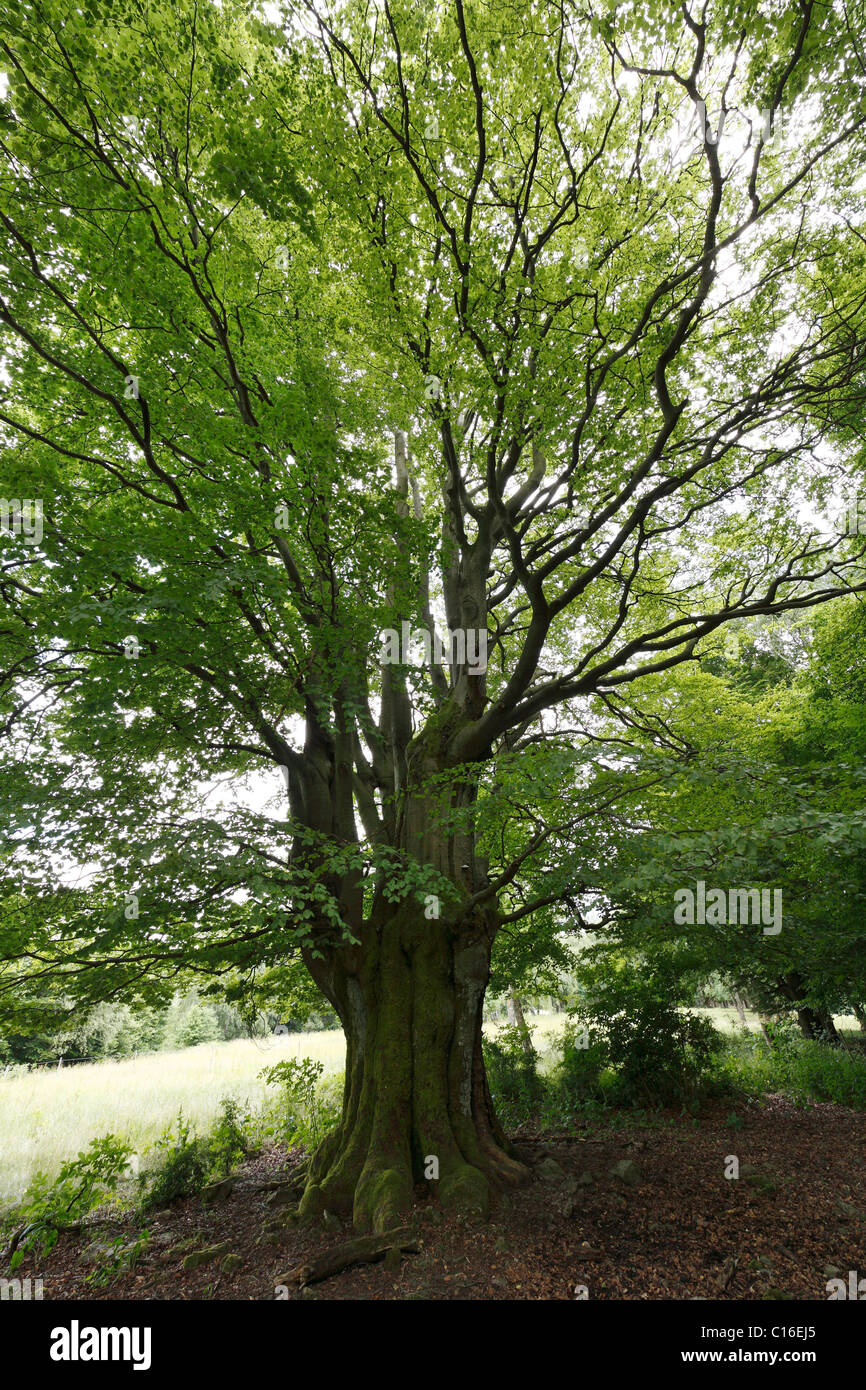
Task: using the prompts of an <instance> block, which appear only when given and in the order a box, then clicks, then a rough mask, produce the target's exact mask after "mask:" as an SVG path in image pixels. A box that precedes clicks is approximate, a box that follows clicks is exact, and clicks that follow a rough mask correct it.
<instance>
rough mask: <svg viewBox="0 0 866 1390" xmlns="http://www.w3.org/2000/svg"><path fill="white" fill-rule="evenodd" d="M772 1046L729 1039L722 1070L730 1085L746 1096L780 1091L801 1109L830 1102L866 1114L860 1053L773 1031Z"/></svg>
mask: <svg viewBox="0 0 866 1390" xmlns="http://www.w3.org/2000/svg"><path fill="white" fill-rule="evenodd" d="M773 1040H774V1045H773V1047H767V1045H766V1043H764V1042H763V1041H762V1040H761V1039H757V1038H755V1037H753V1036H752V1037H749V1036H746V1037H743V1036H740V1037H736V1038H732V1039H730V1040H729V1041H728V1044H727V1047H726V1050H725V1055H724V1061H723V1067H724V1072H725V1075H726V1076H727V1078H728V1080H729V1082H730V1083H731V1085H732V1086H734V1087H736V1088H737V1089H738V1090H742V1091H746V1092H748V1093H750V1094H762V1093H764V1092H766V1091H781V1092H782V1093H783V1094H785V1095H787V1096H789V1097H790V1098H791V1099H792V1100H794V1101H796V1102H798V1103H799V1104H801V1105H806V1104H808V1103H809V1101H834V1102H835V1103H836V1104H837V1105H847V1106H849V1107H850V1108H851V1109H852V1110H866V1057H864V1055H863V1053H862V1052H860V1051H859V1050H855V1049H849V1048H847V1047H830V1046H828V1045H827V1043H823V1042H817V1041H815V1040H814V1039H808V1038H803V1037H799V1036H797V1035H796V1033H795V1032H794V1031H793V1029H789V1030H787V1031H786V1030H784V1029H780V1028H775V1029H774V1030H773Z"/></svg>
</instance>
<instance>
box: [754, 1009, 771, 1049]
mask: <svg viewBox="0 0 866 1390" xmlns="http://www.w3.org/2000/svg"><path fill="white" fill-rule="evenodd" d="M767 1019H768V1015H767V1014H763V1013H761V1011H760V1010H758V1022H759V1024H760V1025H761V1033H762V1034H763V1038H764V1042H765V1043H766V1044H767V1046H768V1047H773V1046H774V1045H775V1044H774V1043H773V1038H772V1034H771V1033H770V1030H769V1028H768V1027H767Z"/></svg>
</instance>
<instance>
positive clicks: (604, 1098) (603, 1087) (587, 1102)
mask: <svg viewBox="0 0 866 1390" xmlns="http://www.w3.org/2000/svg"><path fill="white" fill-rule="evenodd" d="M556 1051H557V1060H556V1064H555V1066H554V1069H553V1072H552V1075H551V1082H552V1085H553V1088H554V1090H555V1092H556V1093H557V1094H558V1096H559V1097H560V1099H561V1101H562V1102H563V1107H564V1111H565V1113H568V1112H569V1111H571V1110H577V1109H580V1108H581V1107H582V1106H590V1107H591V1106H594V1105H597V1104H606V1103H609V1101H610V1098H611V1090H612V1086H613V1083H614V1073H613V1072H612V1071H611V1069H610V1067H609V1066H608V1051H607V1047H606V1046H605V1043H604V1041H603V1039H602V1038H601V1037H600V1036H598V1035H597V1034H595V1035H594V1034H593V1033H591V1032H590V1030H589V1029H588V1028H586V1027H582V1028H580V1027H578V1026H577V1024H576V1023H575V1022H574V1021H573V1020H572V1021H571V1022H569V1023H567V1024H566V1026H565V1028H564V1029H563V1031H562V1034H561V1036H560V1038H559V1041H558V1045H557V1049H556Z"/></svg>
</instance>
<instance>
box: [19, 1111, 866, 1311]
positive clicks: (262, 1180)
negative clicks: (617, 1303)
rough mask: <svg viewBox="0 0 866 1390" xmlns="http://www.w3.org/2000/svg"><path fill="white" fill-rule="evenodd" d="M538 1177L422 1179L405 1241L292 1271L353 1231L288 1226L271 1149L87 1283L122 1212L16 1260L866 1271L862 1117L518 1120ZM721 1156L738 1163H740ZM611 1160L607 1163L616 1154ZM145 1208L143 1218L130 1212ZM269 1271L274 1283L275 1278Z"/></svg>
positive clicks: (228, 1288) (673, 1279) (460, 1295)
mask: <svg viewBox="0 0 866 1390" xmlns="http://www.w3.org/2000/svg"><path fill="white" fill-rule="evenodd" d="M516 1142H518V1143H519V1144H520V1145H521V1146H522V1147H523V1148H524V1150H525V1152H526V1153H527V1154H531V1155H532V1159H533V1167H534V1180H533V1181H532V1182H531V1183H530V1184H528V1185H527V1186H526V1187H524V1188H521V1189H520V1190H518V1191H516V1192H514V1193H511V1194H509V1195H508V1197H507V1198H503V1199H501V1200H499V1201H498V1203H497V1204H496V1206H495V1207H494V1210H493V1213H492V1216H491V1220H490V1221H489V1222H487V1223H485V1224H483V1225H479V1224H473V1223H472V1222H471V1221H467V1220H466V1219H463V1218H457V1217H453V1216H446V1215H444V1214H443V1213H442V1212H441V1211H440V1210H439V1209H438V1207H437V1206H436V1204H435V1202H433V1201H431V1200H427V1199H425V1198H424V1197H422V1196H421V1194H420V1192H419V1201H418V1204H417V1207H416V1210H415V1212H414V1214H413V1216H412V1219H411V1222H410V1223H409V1224H411V1225H412V1227H413V1236H414V1237H415V1238H416V1239H417V1245H418V1250H417V1253H413V1254H406V1255H404V1256H403V1257H402V1258H400V1259H399V1260H398V1258H397V1256H395V1255H394V1254H393V1253H392V1254H391V1255H389V1256H388V1258H387V1261H380V1262H379V1263H375V1264H360V1265H355V1266H353V1267H351V1268H347V1269H345V1270H343V1271H342V1272H341V1273H339V1274H337V1275H335V1276H333V1277H331V1278H329V1279H327V1280H325V1281H324V1282H320V1283H315V1284H308V1285H307V1286H304V1287H296V1286H295V1285H294V1284H289V1283H287V1282H286V1281H285V1280H284V1279H283V1278H282V1276H284V1275H285V1274H286V1273H287V1272H288V1271H290V1270H291V1269H292V1268H293V1267H295V1266H299V1265H301V1264H303V1263H305V1262H308V1261H310V1260H312V1259H314V1258H317V1257H319V1256H321V1255H322V1254H325V1253H326V1252H328V1251H330V1250H333V1249H335V1248H336V1247H339V1246H341V1245H343V1244H345V1243H346V1242H347V1241H348V1240H350V1239H352V1237H353V1232H352V1231H351V1228H350V1227H349V1225H348V1224H347V1223H338V1222H337V1220H336V1218H330V1217H329V1218H328V1224H327V1226H324V1225H323V1224H322V1223H318V1224H317V1225H315V1226H308V1227H304V1228H300V1229H299V1228H298V1227H297V1225H295V1224H292V1218H291V1216H287V1211H288V1208H286V1207H283V1208H280V1207H278V1206H275V1205H274V1203H275V1201H278V1200H279V1198H278V1197H275V1193H274V1191H273V1190H270V1191H269V1190H268V1189H267V1188H266V1187H265V1186H264V1185H265V1184H268V1183H270V1184H274V1183H275V1182H277V1181H278V1180H280V1179H284V1178H289V1177H290V1176H291V1172H292V1169H293V1168H294V1167H295V1166H296V1165H297V1163H298V1162H299V1161H300V1155H299V1154H298V1153H297V1152H296V1153H294V1154H287V1153H286V1152H285V1151H283V1150H279V1149H273V1150H269V1151H268V1152H266V1153H263V1154H260V1155H259V1156H257V1157H256V1158H253V1159H250V1160H248V1161H247V1162H246V1163H245V1164H243V1165H242V1167H241V1168H240V1169H239V1173H238V1177H237V1179H236V1181H235V1184H234V1187H233V1188H232V1190H231V1192H230V1193H229V1195H227V1196H225V1197H224V1198H223V1199H222V1200H220V1201H218V1202H214V1203H211V1204H209V1205H205V1204H203V1203H202V1202H201V1201H200V1200H199V1199H197V1198H188V1199H185V1200H183V1201H181V1202H178V1203H176V1204H175V1205H174V1206H173V1207H172V1208H171V1209H169V1210H166V1211H164V1212H160V1213H157V1214H156V1215H155V1216H153V1217H151V1218H149V1219H148V1221H147V1222H146V1225H147V1228H148V1230H149V1231H150V1242H149V1244H148V1246H147V1248H146V1249H145V1250H144V1252H143V1253H142V1255H141V1256H140V1257H139V1259H138V1260H137V1262H136V1264H135V1265H134V1267H133V1268H132V1269H130V1270H128V1271H127V1272H125V1273H123V1274H122V1275H121V1276H120V1277H119V1278H116V1279H115V1280H114V1281H113V1282H111V1283H106V1284H102V1285H100V1284H95V1283H93V1282H88V1275H91V1276H92V1275H93V1273H94V1271H98V1270H99V1269H101V1268H102V1267H104V1262H105V1259H106V1253H105V1249H104V1247H105V1246H107V1245H108V1244H109V1243H110V1242H111V1241H112V1239H118V1240H120V1239H121V1238H122V1239H123V1240H126V1241H131V1240H133V1239H134V1237H135V1234H136V1231H137V1230H139V1229H140V1224H139V1225H138V1226H137V1225H136V1221H135V1220H134V1219H133V1217H132V1216H130V1218H129V1219H128V1220H123V1219H121V1220H119V1221H117V1222H116V1223H115V1224H113V1225H108V1224H106V1223H104V1222H100V1223H98V1224H95V1225H94V1226H93V1228H92V1230H91V1229H90V1228H88V1229H87V1230H85V1231H79V1232H76V1233H74V1234H73V1233H67V1234H65V1235H63V1236H61V1238H60V1240H59V1242H58V1244H57V1245H56V1246H55V1248H54V1250H53V1251H52V1252H51V1253H50V1255H48V1256H43V1257H41V1259H39V1258H34V1257H33V1256H28V1257H27V1260H26V1262H25V1264H24V1265H22V1266H21V1267H20V1268H19V1269H18V1270H17V1271H16V1273H17V1274H18V1275H19V1276H20V1277H26V1276H28V1275H30V1276H37V1275H41V1276H42V1278H43V1281H44V1293H43V1297H44V1298H45V1299H52V1300H54V1299H64V1300H65V1299H78V1298H83V1299H123V1300H129V1299H255V1300H260V1299H261V1300H264V1299H274V1298H275V1297H277V1298H279V1297H283V1298H284V1297H288V1298H293V1299H296V1298H319V1299H467V1300H489V1299H545V1300H546V1299H574V1298H583V1297H588V1298H590V1299H649V1300H655V1299H712V1300H715V1299H720V1298H721V1299H773V1298H797V1299H816V1300H826V1299H827V1297H828V1294H827V1288H826V1285H827V1281H828V1280H829V1279H830V1278H834V1277H839V1278H841V1279H843V1280H845V1282H846V1284H847V1282H848V1278H849V1271H852V1270H854V1271H859V1274H858V1278H861V1277H864V1276H866V1117H864V1115H863V1114H862V1113H857V1112H854V1111H851V1110H846V1109H843V1108H842V1107H840V1106H837V1105H831V1104H813V1105H809V1106H806V1107H800V1106H796V1105H794V1104H793V1103H792V1102H791V1101H790V1100H788V1099H786V1098H784V1097H782V1096H772V1095H771V1096H765V1097H763V1098H762V1100H760V1101H749V1102H746V1101H740V1102H738V1103H737V1104H736V1105H735V1106H734V1107H733V1114H732V1101H731V1100H730V1099H727V1100H723V1101H718V1102H715V1101H714V1102H708V1103H706V1104H705V1105H704V1106H703V1107H702V1110H701V1113H700V1116H699V1117H698V1118H696V1119H695V1118H692V1117H691V1116H683V1115H681V1114H679V1113H674V1112H667V1113H664V1114H661V1115H659V1116H658V1117H656V1118H655V1119H653V1120H647V1119H646V1118H645V1117H643V1118H635V1119H633V1120H629V1119H628V1118H624V1117H622V1116H620V1117H619V1120H618V1122H617V1123H616V1124H607V1125H599V1123H598V1122H593V1123H592V1124H587V1125H586V1126H585V1127H583V1128H580V1129H578V1130H577V1131H573V1132H571V1133H569V1134H567V1135H566V1134H551V1133H547V1134H544V1135H538V1134H532V1133H530V1132H529V1131H528V1130H524V1131H523V1132H521V1133H520V1134H519V1135H517V1136H516ZM731 1157H735V1158H736V1159H737V1160H738V1163H739V1177H738V1178H733V1177H726V1176H725V1172H726V1170H727V1171H729V1172H730V1171H732V1170H733V1164H732V1163H731ZM617 1165H620V1168H621V1173H620V1175H615V1174H614V1173H613V1171H612V1170H613V1169H614V1168H615V1167H616V1166H617ZM139 1222H140V1218H139ZM278 1285H282V1286H283V1287H282V1289H281V1290H280V1291H279V1292H278V1291H277V1286H278Z"/></svg>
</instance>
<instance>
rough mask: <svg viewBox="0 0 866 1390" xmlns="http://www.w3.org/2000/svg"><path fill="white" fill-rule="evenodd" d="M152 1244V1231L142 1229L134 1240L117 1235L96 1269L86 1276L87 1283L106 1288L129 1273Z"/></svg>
mask: <svg viewBox="0 0 866 1390" xmlns="http://www.w3.org/2000/svg"><path fill="white" fill-rule="evenodd" d="M149 1244H150V1232H149V1231H148V1230H142V1231H140V1232H139V1233H138V1235H136V1237H135V1239H134V1240H130V1239H129V1237H128V1236H117V1237H115V1239H114V1240H113V1241H112V1242H111V1244H110V1245H109V1247H108V1249H107V1250H106V1251H105V1253H104V1254H103V1255H101V1256H100V1258H99V1260H98V1261H97V1264H96V1267H95V1269H92V1270H91V1271H90V1273H89V1274H88V1275H86V1276H85V1279H84V1282H85V1284H91V1285H94V1286H96V1287H97V1288H104V1287H105V1286H106V1285H107V1284H113V1283H115V1281H116V1280H118V1279H120V1278H121V1277H122V1275H124V1274H128V1273H129V1272H130V1270H132V1269H134V1268H135V1266H136V1265H137V1264H138V1261H139V1260H140V1258H141V1256H142V1255H143V1254H144V1252H145V1251H146V1250H147V1248H148V1246H149Z"/></svg>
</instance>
